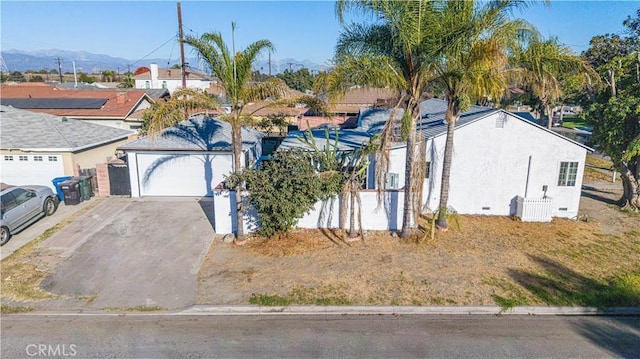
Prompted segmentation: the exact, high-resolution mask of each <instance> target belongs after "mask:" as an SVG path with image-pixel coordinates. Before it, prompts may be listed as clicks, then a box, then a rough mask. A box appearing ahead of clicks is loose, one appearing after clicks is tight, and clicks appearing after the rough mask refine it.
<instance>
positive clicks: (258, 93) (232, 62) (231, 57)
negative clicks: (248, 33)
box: [185, 23, 286, 240]
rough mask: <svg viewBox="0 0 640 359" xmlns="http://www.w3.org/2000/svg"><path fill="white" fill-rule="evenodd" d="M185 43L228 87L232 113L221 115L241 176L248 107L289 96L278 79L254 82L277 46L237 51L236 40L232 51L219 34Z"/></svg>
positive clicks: (240, 229) (240, 232)
mask: <svg viewBox="0 0 640 359" xmlns="http://www.w3.org/2000/svg"><path fill="white" fill-rule="evenodd" d="M234 31H235V23H232V34H233V32H234ZM185 43H187V44H189V45H191V46H192V47H193V49H194V50H195V52H196V53H197V56H198V57H199V58H200V59H201V60H203V62H204V63H205V65H207V66H208V67H209V69H210V70H211V73H212V75H213V76H215V77H216V78H217V79H218V80H219V81H220V83H221V85H222V87H223V88H224V91H225V94H226V97H227V98H228V100H229V101H230V104H231V112H230V113H229V114H227V115H223V116H220V118H221V119H222V120H225V121H228V122H229V123H230V124H231V131H232V152H233V172H234V174H237V173H239V171H240V169H241V162H240V161H241V155H242V136H241V127H242V125H243V122H244V121H245V120H246V119H247V115H246V114H244V113H243V109H244V107H245V105H246V104H248V103H250V102H253V101H261V100H265V99H267V98H275V99H277V98H280V97H283V96H285V95H286V92H285V85H284V83H283V82H282V81H281V80H279V79H276V78H271V79H268V80H267V81H265V82H258V83H253V82H251V74H252V68H253V64H254V63H255V62H256V60H257V59H258V56H259V55H260V54H261V53H262V52H263V51H273V50H274V47H273V44H272V43H271V42H270V41H268V40H258V41H256V42H254V43H251V44H250V45H248V46H247V47H246V48H245V49H244V50H242V51H237V52H236V50H235V42H234V40H233V38H232V46H233V48H232V49H231V50H229V48H228V46H227V44H226V43H225V42H224V40H223V39H222V35H221V34H220V33H219V32H210V33H205V34H203V35H202V36H200V37H195V36H187V37H186V39H185ZM236 190H238V193H237V195H236V211H237V216H236V218H237V221H236V239H238V240H241V239H242V238H243V237H244V226H243V218H242V196H241V195H240V193H239V190H240V188H239V187H238V188H236Z"/></svg>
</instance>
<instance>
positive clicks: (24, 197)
mask: <svg viewBox="0 0 640 359" xmlns="http://www.w3.org/2000/svg"><path fill="white" fill-rule="evenodd" d="M11 193H12V194H13V197H14V198H15V201H16V202H15V203H16V206H19V205H21V204H23V203H25V202H26V201H28V200H29V199H30V198H31V196H29V194H30V193H29V191H27V190H25V189H22V188H16V189H15V190H13V191H11Z"/></svg>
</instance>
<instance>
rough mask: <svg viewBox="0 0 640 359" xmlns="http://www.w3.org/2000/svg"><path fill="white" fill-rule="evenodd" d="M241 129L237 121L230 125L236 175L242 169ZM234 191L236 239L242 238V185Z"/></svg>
mask: <svg viewBox="0 0 640 359" xmlns="http://www.w3.org/2000/svg"><path fill="white" fill-rule="evenodd" d="M241 131H242V127H241V126H240V123H239V120H237V119H236V121H233V122H232V123H231V132H232V134H231V136H232V138H233V141H232V146H231V147H232V150H233V172H234V173H238V172H240V170H241V169H242V165H241V162H240V161H241V158H242V132H241ZM235 190H236V214H237V215H236V239H237V240H242V239H243V238H244V220H243V218H242V184H238V187H236V188H235Z"/></svg>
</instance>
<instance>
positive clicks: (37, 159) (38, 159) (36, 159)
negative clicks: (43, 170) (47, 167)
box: [33, 156, 42, 162]
mask: <svg viewBox="0 0 640 359" xmlns="http://www.w3.org/2000/svg"><path fill="white" fill-rule="evenodd" d="M33 160H34V161H36V162H42V156H33Z"/></svg>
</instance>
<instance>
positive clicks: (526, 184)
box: [524, 155, 531, 198]
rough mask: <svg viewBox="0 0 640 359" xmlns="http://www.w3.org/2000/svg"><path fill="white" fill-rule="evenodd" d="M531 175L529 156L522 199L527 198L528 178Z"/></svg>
mask: <svg viewBox="0 0 640 359" xmlns="http://www.w3.org/2000/svg"><path fill="white" fill-rule="evenodd" d="M530 174H531V155H529V164H527V182H526V183H525V185H524V198H527V194H528V193H529V176H530Z"/></svg>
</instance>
